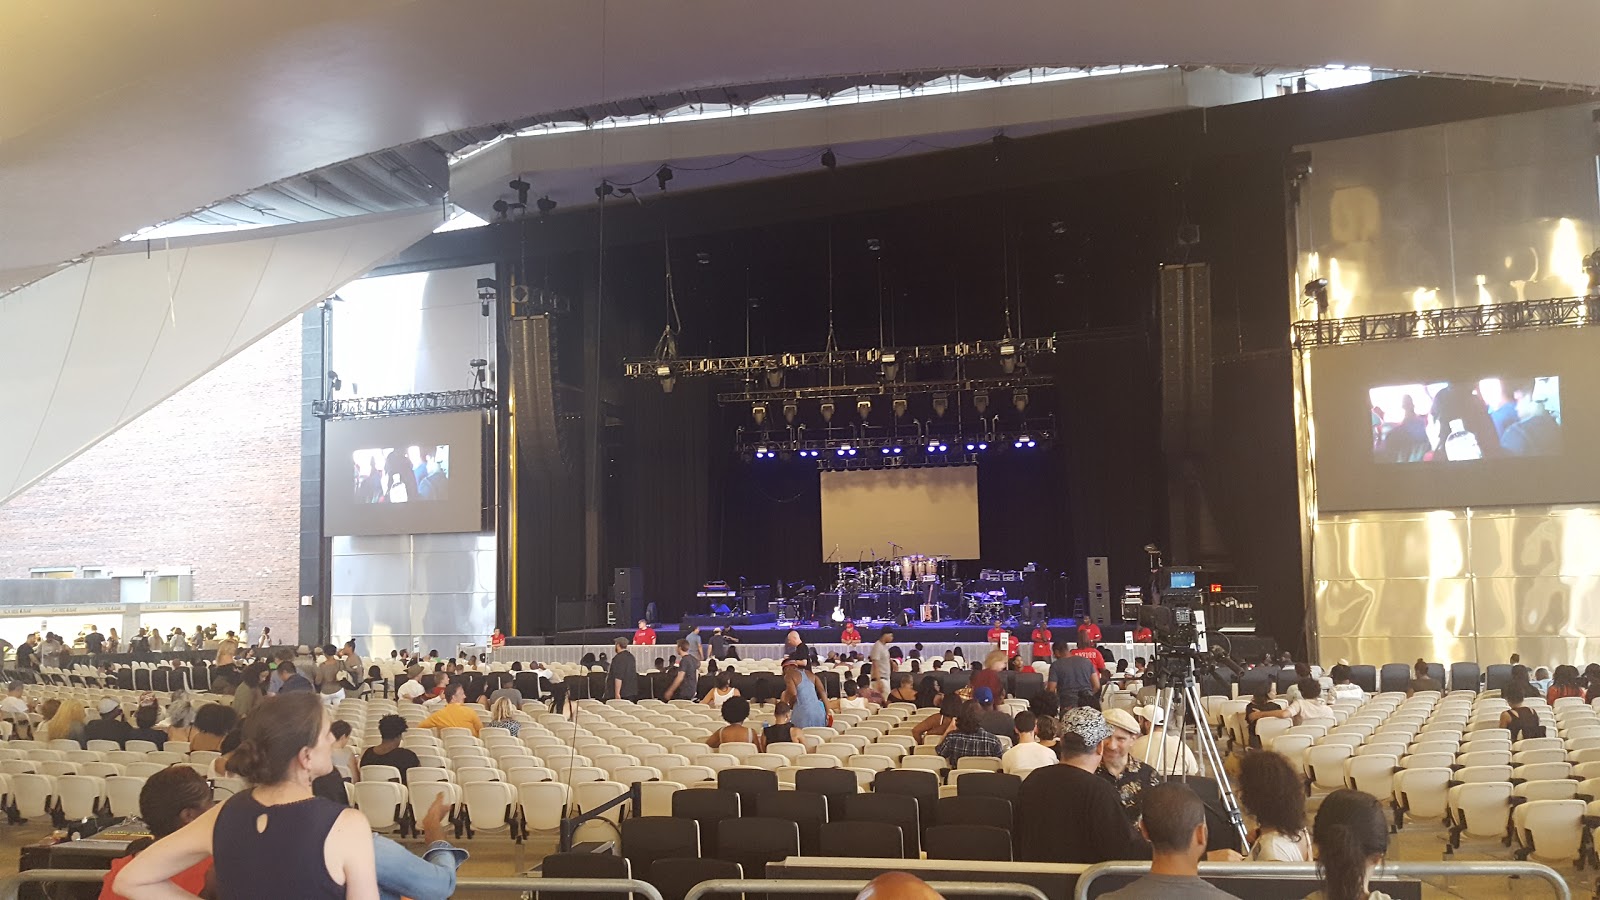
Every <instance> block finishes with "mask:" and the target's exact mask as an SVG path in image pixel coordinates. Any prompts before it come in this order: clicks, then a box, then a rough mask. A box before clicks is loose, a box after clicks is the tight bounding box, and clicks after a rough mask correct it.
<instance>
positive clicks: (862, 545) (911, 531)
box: [822, 466, 981, 562]
mask: <svg viewBox="0 0 1600 900" xmlns="http://www.w3.org/2000/svg"><path fill="white" fill-rule="evenodd" d="M891 544H892V545H897V546H892V545H891ZM822 552H823V553H824V554H825V558H826V559H828V561H831V562H854V561H856V560H858V559H868V560H870V559H872V557H873V554H876V555H877V556H878V558H880V559H881V558H886V557H890V556H898V555H904V554H912V553H920V554H924V555H927V556H948V557H950V558H952V559H977V558H978V557H979V556H980V555H981V554H980V553H979V548H978V467H977V466H947V467H938V468H927V469H876V470H867V471H854V472H823V473H822Z"/></svg>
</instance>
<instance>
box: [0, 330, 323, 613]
mask: <svg viewBox="0 0 1600 900" xmlns="http://www.w3.org/2000/svg"><path fill="white" fill-rule="evenodd" d="M300 404H301V397H300V321H299V319H295V320H293V321H291V322H290V323H288V324H287V325H285V326H284V327H282V328H280V329H278V330H277V331H276V332H274V333H272V334H270V335H268V336H267V337H265V338H262V339H261V340H260V341H258V342H257V343H256V344H255V345H254V346H252V347H250V348H249V349H247V350H245V351H244V352H243V353H240V354H239V355H237V356H235V357H234V358H233V359H231V360H229V361H227V362H226V363H224V364H222V365H221V366H219V367H217V368H216V369H215V370H213V371H211V372H209V373H207V374H206V375H205V376H203V377H202V378H201V379H200V380H199V381H196V382H195V383H194V384H191V385H189V386H188V387H187V388H185V389H183V390H182V391H180V392H178V393H177V394H175V395H173V396H172V397H169V398H168V399H167V400H166V401H164V402H163V403H161V404H160V405H159V406H157V407H156V408H155V409H152V410H150V411H149V412H147V413H145V414H144V415H142V416H140V417H139V418H137V419H135V420H134V421H133V422H131V423H129V424H128V425H127V426H125V427H124V428H122V429H121V430H120V431H118V432H116V433H115V434H113V435H111V436H110V437H108V438H106V439H105V440H104V441H102V442H100V443H99V444H97V445H96V446H94V447H92V448H90V449H89V450H88V452H86V453H84V454H83V455H81V456H79V457H78V458H77V459H74V460H73V461H71V462H69V463H67V464H66V465H65V466H62V467H61V468H60V469H58V470H56V472H55V473H54V474H52V475H50V476H49V477H47V478H45V479H44V480H43V481H41V482H39V483H38V484H36V485H34V486H33V487H31V488H29V489H28V490H27V491H24V492H23V493H22V494H20V495H18V496H17V497H15V498H13V499H12V500H11V501H10V502H9V503H6V504H4V505H0V577H7V578H15V577H27V575H28V570H29V569H30V568H31V567H35V566H82V565H111V566H119V565H127V566H147V567H154V566H189V567H191V568H192V570H193V572H194V599H196V600H249V601H250V619H251V621H250V631H251V633H252V634H258V633H260V630H261V626H262V625H270V626H271V627H272V632H273V634H274V636H279V635H281V636H282V638H283V639H284V640H289V639H291V638H294V637H295V635H296V634H297V632H298V630H299V612H298V605H299V597H298V578H299V572H298V562H297V558H298V550H299V545H298V532H299V513H300V505H299V504H300V497H299V491H300V412H301V410H300Z"/></svg>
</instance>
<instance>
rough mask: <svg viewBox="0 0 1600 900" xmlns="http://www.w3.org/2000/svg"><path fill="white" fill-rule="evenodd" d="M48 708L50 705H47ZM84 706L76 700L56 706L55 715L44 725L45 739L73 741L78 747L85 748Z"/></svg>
mask: <svg viewBox="0 0 1600 900" xmlns="http://www.w3.org/2000/svg"><path fill="white" fill-rule="evenodd" d="M46 706H47V707H48V704H46ZM84 718H85V717H84V712H83V704H82V703H79V702H78V701H76V700H68V701H66V702H64V703H58V704H56V709H55V713H54V715H51V716H50V717H49V719H48V720H47V721H46V722H45V723H44V739H45V740H47V741H59V740H72V741H77V742H78V746H80V747H81V746H83V724H84V721H83V720H84Z"/></svg>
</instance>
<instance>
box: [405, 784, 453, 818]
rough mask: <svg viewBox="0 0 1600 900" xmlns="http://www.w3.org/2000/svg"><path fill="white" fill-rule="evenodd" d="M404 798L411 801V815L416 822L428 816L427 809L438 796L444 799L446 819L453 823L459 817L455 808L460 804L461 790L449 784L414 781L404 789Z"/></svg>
mask: <svg viewBox="0 0 1600 900" xmlns="http://www.w3.org/2000/svg"><path fill="white" fill-rule="evenodd" d="M407 774H408V775H409V774H410V773H407ZM406 796H407V797H409V798H410V800H411V815H412V816H413V817H414V818H416V819H417V820H418V821H421V820H422V818H423V817H424V816H426V815H427V814H428V809H429V807H431V806H433V798H435V797H439V796H442V797H444V803H445V807H446V809H447V810H448V812H447V813H446V818H448V819H449V820H451V821H455V819H456V817H457V816H458V815H460V813H459V811H458V810H457V808H456V807H457V806H459V805H460V803H461V789H460V788H458V787H456V786H455V785H454V784H452V783H451V782H448V781H414V782H412V783H411V785H410V786H409V787H407V788H406Z"/></svg>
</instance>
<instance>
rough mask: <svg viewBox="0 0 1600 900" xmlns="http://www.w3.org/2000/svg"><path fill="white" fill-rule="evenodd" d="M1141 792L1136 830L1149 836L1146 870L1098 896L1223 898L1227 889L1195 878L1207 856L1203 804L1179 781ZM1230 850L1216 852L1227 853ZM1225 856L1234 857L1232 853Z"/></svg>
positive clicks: (1119, 899)
mask: <svg viewBox="0 0 1600 900" xmlns="http://www.w3.org/2000/svg"><path fill="white" fill-rule="evenodd" d="M1142 794H1143V796H1144V818H1143V819H1141V820H1140V822H1139V830H1140V831H1142V832H1144V835H1145V837H1147V838H1149V839H1150V874H1149V875H1146V876H1144V877H1143V878H1140V879H1139V880H1138V881H1135V882H1134V883H1133V884H1130V885H1128V886H1127V887H1125V888H1123V889H1122V890H1120V891H1112V892H1111V893H1109V894H1101V895H1100V896H1101V898H1102V900H1226V898H1230V897H1233V895H1232V894H1230V893H1228V892H1227V891H1224V890H1221V889H1219V888H1215V887H1212V886H1211V885H1210V884H1208V883H1206V882H1205V881H1203V880H1202V879H1201V878H1200V875H1199V871H1200V860H1201V859H1204V858H1205V856H1206V838H1207V834H1206V807H1205V804H1204V803H1201V802H1200V798H1199V797H1198V796H1197V795H1196V794H1195V792H1194V790H1193V789H1191V788H1190V787H1189V786H1188V785H1186V784H1184V783H1183V782H1181V781H1168V782H1166V783H1165V784H1158V785H1156V786H1155V787H1152V788H1150V789H1149V790H1147V791H1143V792H1142ZM1226 852H1231V851H1218V853H1226ZM1230 858H1234V859H1236V858H1237V854H1234V855H1233V856H1232V857H1230Z"/></svg>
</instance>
